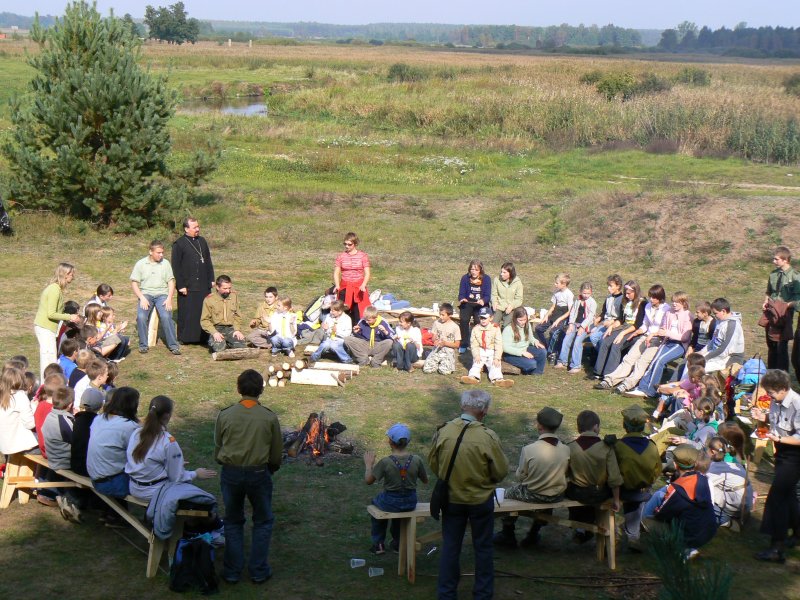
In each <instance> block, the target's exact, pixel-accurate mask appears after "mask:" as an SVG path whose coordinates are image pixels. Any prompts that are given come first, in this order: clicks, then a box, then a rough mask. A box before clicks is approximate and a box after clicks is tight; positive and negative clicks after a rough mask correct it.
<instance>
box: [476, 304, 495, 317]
mask: <svg viewBox="0 0 800 600" xmlns="http://www.w3.org/2000/svg"><path fill="white" fill-rule="evenodd" d="M478 316H479V317H491V316H492V309H491V308H489V307H488V306H484V307H483V308H481V309H480V310H479V311H478Z"/></svg>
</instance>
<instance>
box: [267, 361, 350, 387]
mask: <svg viewBox="0 0 800 600" xmlns="http://www.w3.org/2000/svg"><path fill="white" fill-rule="evenodd" d="M358 373H359V367H358V365H345V364H342V363H335V362H323V361H320V362H316V363H313V364H310V363H309V361H308V360H305V359H298V360H296V361H294V362H293V363H289V362H284V363H279V364H273V365H270V366H269V367H267V370H266V371H265V373H264V382H265V385H267V386H269V387H273V388H282V387H286V386H287V385H288V384H289V383H293V384H301V385H323V386H332V387H336V386H344V385H345V384H346V383H347V382H348V381H350V380H351V379H352V378H353V377H354V376H355V375H358Z"/></svg>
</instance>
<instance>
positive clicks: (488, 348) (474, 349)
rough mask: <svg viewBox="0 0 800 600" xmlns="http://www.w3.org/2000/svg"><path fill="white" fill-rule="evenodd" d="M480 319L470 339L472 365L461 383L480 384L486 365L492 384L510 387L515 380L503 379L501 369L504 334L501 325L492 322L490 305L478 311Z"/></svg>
mask: <svg viewBox="0 0 800 600" xmlns="http://www.w3.org/2000/svg"><path fill="white" fill-rule="evenodd" d="M512 316H513V313H512ZM478 319H479V321H478V324H477V325H475V327H473V328H472V333H471V334H470V340H469V341H470V352H471V353H472V367H470V370H469V374H468V375H464V376H463V377H462V378H461V383H466V384H469V385H477V384H479V383H480V382H481V372H482V371H483V367H486V369H487V370H488V371H489V381H491V382H492V385H496V386H497V387H502V388H509V387H511V386H512V385H514V382H513V381H511V380H510V379H503V372H502V371H501V370H500V362H501V359H502V356H503V336H502V333H501V332H500V326H499V325H496V324H495V323H492V309H491V308H489V307H488V306H484V307H483V308H481V309H480V310H479V311H478ZM509 327H510V326H509Z"/></svg>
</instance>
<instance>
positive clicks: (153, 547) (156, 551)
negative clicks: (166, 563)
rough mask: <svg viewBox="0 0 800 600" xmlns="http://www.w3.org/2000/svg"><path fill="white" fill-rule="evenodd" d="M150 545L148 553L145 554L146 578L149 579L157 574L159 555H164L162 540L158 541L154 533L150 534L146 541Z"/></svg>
mask: <svg viewBox="0 0 800 600" xmlns="http://www.w3.org/2000/svg"><path fill="white" fill-rule="evenodd" d="M148 542H149V544H150V549H149V552H148V553H147V571H146V574H147V577H148V579H151V578H153V577H155V576H156V574H157V573H158V565H159V563H160V562H161V555H162V554H163V553H164V545H165V544H164V540H160V539H158V537H156V535H155V534H154V533H152V532H151V533H150V538H149V540H148Z"/></svg>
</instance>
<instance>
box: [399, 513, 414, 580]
mask: <svg viewBox="0 0 800 600" xmlns="http://www.w3.org/2000/svg"><path fill="white" fill-rule="evenodd" d="M411 520H412V519H401V520H400V544H399V547H398V549H397V551H398V556H397V574H398V575H405V573H406V566H407V564H408V563H407V562H406V561H407V559H408V550H407V548H408V523H409V521H411Z"/></svg>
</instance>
